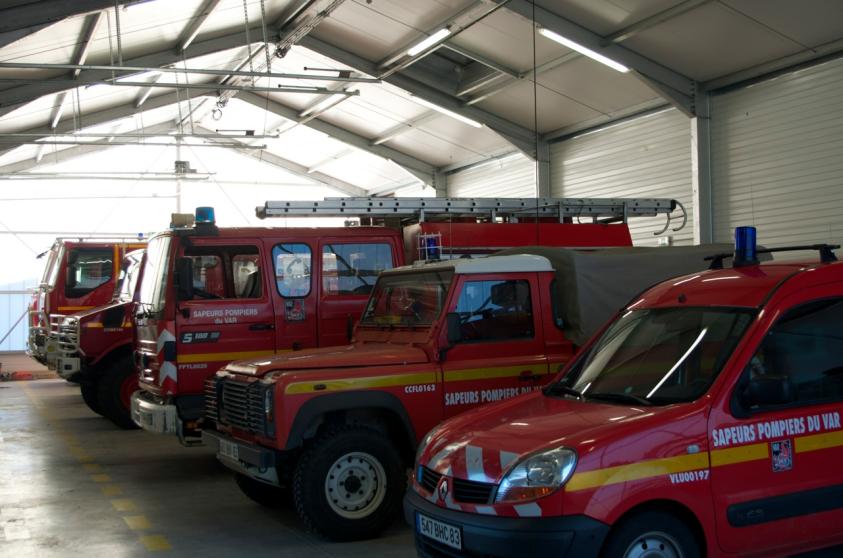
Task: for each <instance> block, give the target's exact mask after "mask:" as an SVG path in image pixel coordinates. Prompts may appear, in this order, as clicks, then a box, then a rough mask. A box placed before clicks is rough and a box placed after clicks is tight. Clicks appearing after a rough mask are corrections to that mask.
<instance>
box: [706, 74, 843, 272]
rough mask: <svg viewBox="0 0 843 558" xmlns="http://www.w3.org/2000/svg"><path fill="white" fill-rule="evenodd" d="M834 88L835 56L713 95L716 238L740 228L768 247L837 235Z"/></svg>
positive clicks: (840, 85)
mask: <svg viewBox="0 0 843 558" xmlns="http://www.w3.org/2000/svg"><path fill="white" fill-rule="evenodd" d="M841 90H843V59H837V60H833V61H831V62H826V63H824V64H821V65H818V66H813V67H810V68H806V69H803V70H800V71H796V72H793V73H790V74H786V75H782V76H779V77H777V78H775V79H771V80H768V81H765V82H761V83H757V84H754V85H752V86H749V87H744V88H742V89H739V90H735V91H731V92H728V93H724V94H722V95H717V96H714V97H712V99H711V119H712V120H711V162H712V208H713V233H714V239H715V241H723V242H730V241H731V240H732V234H733V233H732V231H733V229H734V227H736V226H740V225H755V226H756V227H758V239H759V242H760V243H763V244H766V245H770V246H775V245H787V244H790V245H796V244H813V243H820V242H829V243H840V241H841V240H843V218H841V216H842V215H843V185H841V183H840V177H841V176H843V156H841V154H843V103H841V102H840V101H841V98H843V97H841V93H840V92H841ZM783 256H784V255H783ZM797 257H798V256H797Z"/></svg>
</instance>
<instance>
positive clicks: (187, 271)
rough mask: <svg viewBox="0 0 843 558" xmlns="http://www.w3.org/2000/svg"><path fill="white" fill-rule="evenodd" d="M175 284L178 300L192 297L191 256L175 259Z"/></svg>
mask: <svg viewBox="0 0 843 558" xmlns="http://www.w3.org/2000/svg"><path fill="white" fill-rule="evenodd" d="M176 285H177V289H178V293H177V294H178V299H179V300H192V299H193V260H192V259H191V258H178V259H177V260H176Z"/></svg>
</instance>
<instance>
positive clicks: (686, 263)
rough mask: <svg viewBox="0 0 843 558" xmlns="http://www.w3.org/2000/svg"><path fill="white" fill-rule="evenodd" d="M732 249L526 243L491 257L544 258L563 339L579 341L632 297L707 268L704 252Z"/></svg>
mask: <svg viewBox="0 0 843 558" xmlns="http://www.w3.org/2000/svg"><path fill="white" fill-rule="evenodd" d="M732 250H733V248H732V246H731V245H730V244H707V245H704V246H665V247H660V248H606V249H597V250H573V249H566V248H548V247H541V246H535V247H533V246H527V247H520V248H510V249H507V250H503V251H501V252H498V253H497V254H496V255H499V256H503V255H509V254H535V255H538V256H544V257H545V258H547V259H548V260H549V261H550V263H551V265H552V266H553V269H554V270H555V271H556V288H557V293H556V297H555V299H556V300H555V305H556V317H557V318H561V320H562V324H561V325H562V328H563V329H564V331H565V334H566V336H567V337H568V339H570V340H571V341H572V342H573V343H575V344H577V345H583V344H584V343H585V342H586V341H588V338H589V337H591V335H593V334H594V332H595V331H597V330H598V329H599V328H600V327H601V326H602V325H603V324H605V323H606V321H607V320H609V318H611V317H612V316H614V315H615V313H616V312H618V311H619V310H620V309H621V308H623V307H624V306H625V305H626V304H627V303H629V302H632V300H631V299H632V297H634V296H636V295H638V294H640V293H641V292H642V291H644V290H645V289H647V288H649V287H651V286H653V285H655V284H656V283H660V282H662V281H665V280H667V279H670V278H672V277H678V276H680V275H687V274H690V273H695V272H698V271H702V270H705V269H708V267H709V265H710V264H711V262H709V261H705V260H704V258H705V257H706V256H711V255H714V254H723V253H731V252H732ZM768 259H769V258H768Z"/></svg>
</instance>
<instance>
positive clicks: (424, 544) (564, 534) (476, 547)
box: [404, 489, 609, 558]
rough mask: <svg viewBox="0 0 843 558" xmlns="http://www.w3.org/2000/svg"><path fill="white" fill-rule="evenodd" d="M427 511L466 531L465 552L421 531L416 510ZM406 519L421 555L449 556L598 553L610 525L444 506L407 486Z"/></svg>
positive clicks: (581, 557)
mask: <svg viewBox="0 0 843 558" xmlns="http://www.w3.org/2000/svg"><path fill="white" fill-rule="evenodd" d="M417 513H422V514H424V515H425V516H427V517H431V518H433V519H436V520H438V521H442V522H444V523H449V524H451V525H454V526H457V527H459V528H460V529H461V530H462V550H456V549H453V548H450V547H448V546H446V545H444V544H440V543H438V542H436V541H434V540H432V539H429V538H427V537H424V536H422V535H419V533H418V529H417V527H416V514H417ZM404 518H405V519H406V520H407V523H409V524H410V526H411V527H412V528H413V530H414V531H415V540H416V551H417V552H418V555H419V556H421V557H430V558H440V557H446V556H483V557H507V556H544V555H547V554H548V553H549V554H552V555H553V556H554V557H557V558H564V557H566V556H571V557H576V558H589V557H596V556H599V554H600V549H601V547H602V546H603V541H604V540H605V538H606V535H607V534H608V532H609V526H608V525H606V524H604V523H601V522H600V521H597V520H596V519H592V518H590V517H587V516H584V515H570V516H559V517H525V518H519V517H497V516H492V515H481V514H474V513H466V512H461V511H455V510H449V509H444V508H440V507H438V506H436V505H434V504H433V503H431V502H429V501H427V500H425V499H424V498H423V497H421V496H419V495H418V494H416V493H415V492H414V491H413V490H412V489H408V490H407V495H406V496H405V497H404Z"/></svg>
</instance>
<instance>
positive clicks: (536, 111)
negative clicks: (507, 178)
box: [530, 0, 541, 244]
mask: <svg viewBox="0 0 843 558" xmlns="http://www.w3.org/2000/svg"><path fill="white" fill-rule="evenodd" d="M530 3H531V4H532V7H533V133H534V134H535V144H536V175H535V176H536V244H540V242H539V231H540V230H541V227H540V226H539V198H540V197H541V196H540V194H541V154H540V151H539V94H538V81H537V80H536V75H537V74H538V72H537V71H536V68H537V66H538V64H537V61H536V0H531V2H530Z"/></svg>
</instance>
